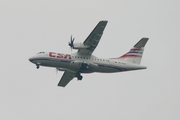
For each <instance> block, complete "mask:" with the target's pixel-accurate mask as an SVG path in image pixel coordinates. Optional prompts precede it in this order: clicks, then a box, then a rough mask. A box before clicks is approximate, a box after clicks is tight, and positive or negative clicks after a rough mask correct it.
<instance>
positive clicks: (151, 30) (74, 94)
mask: <svg viewBox="0 0 180 120" xmlns="http://www.w3.org/2000/svg"><path fill="white" fill-rule="evenodd" d="M179 6H180V1H179V0H173V1H170V0H158V1H157V0H129V1H127V0H98V1H97V0H91V1H90V0H89V1H88V0H76V1H73V0H16V1H14V0H1V1H0V41H1V44H0V52H1V63H0V66H1V75H0V119H1V120H11V119H14V120H24V119H25V120H42V119H43V120H50V119H51V120H60V119H61V120H92V119H98V120H110V119H111V120H121V119H122V120H179V119H180V114H179V112H180V102H179V101H180V74H179V68H180V63H179V61H180V57H179V52H178V51H179V44H180V42H179V41H180V8H179ZM100 20H108V24H107V26H106V29H105V31H104V34H103V37H102V38H101V41H100V43H99V45H98V47H97V49H96V50H95V51H94V53H93V54H94V55H96V56H98V57H102V58H111V57H118V56H120V55H122V54H124V53H125V52H127V51H129V49H130V48H131V47H132V46H133V45H134V44H135V43H136V42H138V40H140V39H141V38H142V37H149V38H150V39H149V41H148V43H147V45H146V48H145V51H144V56H143V59H142V62H141V63H142V65H145V66H147V67H148V69H146V70H142V71H133V72H124V73H114V74H99V73H94V74H85V75H83V76H84V79H83V80H82V81H77V80H76V79H74V80H73V81H71V82H70V83H69V84H68V85H67V87H66V88H61V87H57V84H58V82H59V80H60V78H61V76H62V74H63V72H59V73H58V74H57V75H56V73H55V69H53V68H45V67H41V68H40V69H39V70H36V68H35V65H33V64H31V63H30V62H29V61H28V58H29V57H31V56H33V55H35V54H36V53H37V52H39V51H56V52H61V53H71V51H70V50H69V47H68V45H67V43H68V41H69V40H70V36H71V34H72V35H73V36H74V37H75V38H76V39H75V41H76V42H78V41H79V42H83V41H84V40H85V38H86V37H87V36H88V35H89V33H90V32H91V31H92V29H93V28H94V27H95V26H96V24H97V23H98V22H99V21H100ZM73 52H75V50H73Z"/></svg>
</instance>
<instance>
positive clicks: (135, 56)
mask: <svg viewBox="0 0 180 120" xmlns="http://www.w3.org/2000/svg"><path fill="white" fill-rule="evenodd" d="M148 39H149V38H142V39H141V40H140V41H139V42H138V43H136V44H135V45H134V47H133V48H131V50H130V51H129V52H127V53H126V54H124V55H123V56H121V57H119V60H122V61H126V62H129V63H134V64H140V63H141V59H142V56H143V52H144V47H145V45H146V43H147V41H148Z"/></svg>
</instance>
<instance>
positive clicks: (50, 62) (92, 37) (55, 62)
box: [29, 21, 148, 87]
mask: <svg viewBox="0 0 180 120" xmlns="http://www.w3.org/2000/svg"><path fill="white" fill-rule="evenodd" d="M106 25H107V21H100V22H99V23H98V24H97V25H96V27H95V28H94V29H93V31H92V32H91V33H90V34H89V36H88V37H87V38H86V39H85V41H84V42H83V43H74V38H72V36H71V38H70V42H69V43H68V45H69V46H70V47H71V49H76V50H78V51H77V52H76V53H73V54H66V53H65V54H64V53H59V52H39V53H37V54H36V55H35V56H33V57H31V58H29V61H30V62H32V63H34V64H35V65H36V67H37V69H39V68H40V66H45V67H54V68H56V69H57V70H58V71H64V74H63V76H62V78H61V79H60V81H59V83H58V86H61V87H65V86H66V85H67V84H68V83H69V82H70V81H71V80H72V79H73V78H75V77H76V78H77V80H82V78H83V76H82V75H81V74H82V73H93V72H100V73H114V72H125V71H132V70H140V69H146V67H145V66H142V65H140V63H141V59H142V55H143V51H144V47H145V45H146V43H147V41H148V38H142V39H141V40H140V41H139V42H137V43H136V44H135V45H134V46H133V47H132V48H131V49H130V51H129V52H127V53H125V54H124V55H122V56H120V57H115V58H99V57H96V56H94V55H92V53H93V51H94V50H95V48H96V47H97V45H98V43H99V41H100V39H101V37H102V35H103V31H104V29H105V27H106Z"/></svg>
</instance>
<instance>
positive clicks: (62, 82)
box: [58, 70, 76, 87]
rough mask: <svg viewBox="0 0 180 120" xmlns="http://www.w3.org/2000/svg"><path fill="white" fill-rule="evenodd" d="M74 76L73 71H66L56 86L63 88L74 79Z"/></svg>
mask: <svg viewBox="0 0 180 120" xmlns="http://www.w3.org/2000/svg"><path fill="white" fill-rule="evenodd" d="M75 76H76V72H75V71H68V70H66V71H65V72H64V74H63V76H62V78H61V80H60V81H59V83H58V86H61V87H65V86H66V85H67V84H68V83H69V82H70V81H71V80H72V79H73V78H74V77H75Z"/></svg>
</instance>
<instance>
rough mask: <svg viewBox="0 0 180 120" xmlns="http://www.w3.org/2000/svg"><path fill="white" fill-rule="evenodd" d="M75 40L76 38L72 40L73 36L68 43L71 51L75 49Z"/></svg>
mask: <svg viewBox="0 0 180 120" xmlns="http://www.w3.org/2000/svg"><path fill="white" fill-rule="evenodd" d="M74 39H75V38H72V35H71V38H70V42H68V45H69V46H70V48H71V50H72V48H73V47H74V44H73V43H74Z"/></svg>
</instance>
